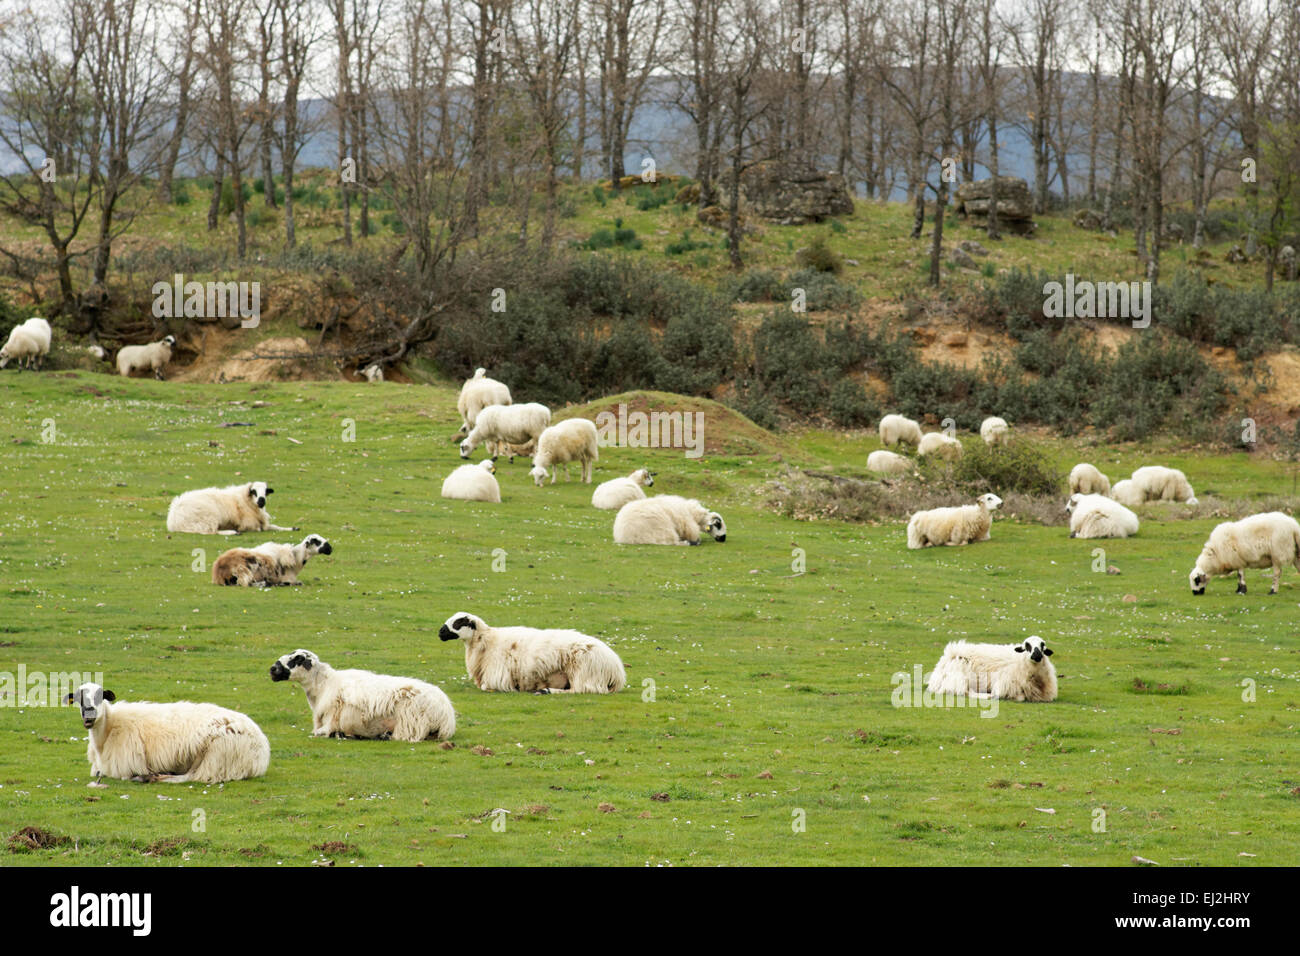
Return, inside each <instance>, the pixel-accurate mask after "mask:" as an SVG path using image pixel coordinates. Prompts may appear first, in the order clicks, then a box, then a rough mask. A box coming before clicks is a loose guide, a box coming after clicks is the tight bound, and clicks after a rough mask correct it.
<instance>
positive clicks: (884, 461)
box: [867, 451, 913, 475]
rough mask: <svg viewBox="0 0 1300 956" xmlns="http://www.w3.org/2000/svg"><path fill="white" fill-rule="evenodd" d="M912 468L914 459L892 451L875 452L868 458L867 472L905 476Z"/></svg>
mask: <svg viewBox="0 0 1300 956" xmlns="http://www.w3.org/2000/svg"><path fill="white" fill-rule="evenodd" d="M912 468H913V465H912V459H910V458H907V457H905V456H903V455H899V454H896V453H895V452H892V451H873V452H872V453H871V454H870V455H868V456H867V471H874V472H876V474H879V475H905V474H907V473H908V472H910V471H911V470H912Z"/></svg>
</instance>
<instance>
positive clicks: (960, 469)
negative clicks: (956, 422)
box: [952, 437, 1065, 495]
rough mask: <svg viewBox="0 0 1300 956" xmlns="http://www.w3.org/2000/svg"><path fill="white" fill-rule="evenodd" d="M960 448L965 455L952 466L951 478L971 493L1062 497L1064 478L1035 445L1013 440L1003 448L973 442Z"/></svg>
mask: <svg viewBox="0 0 1300 956" xmlns="http://www.w3.org/2000/svg"><path fill="white" fill-rule="evenodd" d="M963 444H964V447H965V452H964V454H963V455H962V456H961V457H960V458H958V459H957V461H956V462H954V464H953V472H952V477H953V480H954V481H956V482H957V483H958V484H960V485H963V486H965V487H966V488H968V489H969V490H970V491H972V492H974V493H976V494H979V493H981V492H985V491H991V492H993V493H994V494H997V495H1002V494H1004V493H1006V492H1009V491H1019V492H1023V493H1024V494H1027V495H1061V494H1063V487H1064V482H1065V475H1064V474H1062V472H1061V471H1060V470H1059V469H1058V468H1057V467H1056V465H1055V464H1054V463H1053V461H1052V458H1051V456H1050V455H1049V454H1048V453H1047V450H1046V449H1045V448H1044V447H1043V446H1042V445H1040V444H1038V443H1037V442H1032V441H1029V440H1028V439H1025V438H1018V437H1013V438H1012V439H1011V441H1010V442H1009V443H1008V444H1006V445H986V444H985V443H984V442H983V441H982V440H980V439H978V438H975V439H972V440H970V441H967V442H964V443H963Z"/></svg>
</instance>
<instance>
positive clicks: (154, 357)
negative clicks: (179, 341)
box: [117, 335, 176, 381]
mask: <svg viewBox="0 0 1300 956" xmlns="http://www.w3.org/2000/svg"><path fill="white" fill-rule="evenodd" d="M175 344H176V336H174V335H169V336H167V337H166V338H164V339H162V340H161V341H158V342H150V343H149V344H148V345H124V346H122V347H121V348H120V349H118V350H117V372H118V374H119V375H122V376H124V377H127V378H129V377H130V375H131V373H132V372H140V371H144V370H145V369H151V370H152V371H153V377H154V378H156V379H158V380H159V381H162V377H163V373H162V370H163V368H164V367H165V366H166V365H167V363H168V362H170V361H171V360H172V346H173V345H175Z"/></svg>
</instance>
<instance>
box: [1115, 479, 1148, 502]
mask: <svg viewBox="0 0 1300 956" xmlns="http://www.w3.org/2000/svg"><path fill="white" fill-rule="evenodd" d="M1110 496H1111V497H1112V498H1114V499H1115V500H1116V501H1118V502H1119V503H1120V504H1122V505H1124V506H1125V507H1126V508H1136V507H1137V506H1138V505H1140V504H1145V503H1146V500H1147V496H1146V495H1144V494H1143V493H1142V489H1141V488H1139V487H1138V486H1137V485H1136V484H1135V483H1134V482H1133V479H1131V478H1124V479H1122V480H1121V481H1117V482H1115V484H1113V485H1112V486H1111V489H1110Z"/></svg>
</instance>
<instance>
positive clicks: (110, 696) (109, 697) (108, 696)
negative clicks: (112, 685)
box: [104, 690, 117, 701]
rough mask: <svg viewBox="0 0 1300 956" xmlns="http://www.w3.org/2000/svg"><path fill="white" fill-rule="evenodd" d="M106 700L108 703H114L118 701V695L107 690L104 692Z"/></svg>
mask: <svg viewBox="0 0 1300 956" xmlns="http://www.w3.org/2000/svg"><path fill="white" fill-rule="evenodd" d="M104 700H107V701H114V700H117V695H116V694H114V693H113V692H112V691H111V690H106V691H104Z"/></svg>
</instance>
